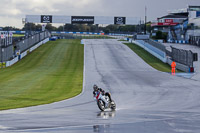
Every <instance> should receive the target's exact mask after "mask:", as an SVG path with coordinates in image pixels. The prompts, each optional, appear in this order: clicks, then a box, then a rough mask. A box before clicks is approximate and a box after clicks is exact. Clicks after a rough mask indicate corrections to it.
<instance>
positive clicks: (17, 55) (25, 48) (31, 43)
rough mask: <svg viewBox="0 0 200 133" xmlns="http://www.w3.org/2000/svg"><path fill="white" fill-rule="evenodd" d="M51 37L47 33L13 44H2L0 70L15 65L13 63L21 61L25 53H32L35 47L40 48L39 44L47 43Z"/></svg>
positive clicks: (0, 46)
mask: <svg viewBox="0 0 200 133" xmlns="http://www.w3.org/2000/svg"><path fill="white" fill-rule="evenodd" d="M50 36H51V35H50V33H49V32H48V31H45V32H41V33H37V34H35V35H32V36H28V37H24V38H23V39H19V40H16V41H13V42H12V44H8V45H2V43H1V45H0V68H4V67H6V66H7V65H8V64H13V62H14V63H15V62H16V61H18V60H20V59H21V58H22V57H23V55H24V52H25V53H28V52H30V51H31V49H33V48H34V47H36V46H37V47H38V44H40V43H44V42H46V40H49V37H50ZM3 44H4V43H3ZM17 59H18V60H17ZM9 66H10V65H9Z"/></svg>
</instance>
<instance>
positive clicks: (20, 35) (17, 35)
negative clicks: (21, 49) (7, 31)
mask: <svg viewBox="0 0 200 133" xmlns="http://www.w3.org/2000/svg"><path fill="white" fill-rule="evenodd" d="M23 36H25V35H24V34H13V37H23Z"/></svg>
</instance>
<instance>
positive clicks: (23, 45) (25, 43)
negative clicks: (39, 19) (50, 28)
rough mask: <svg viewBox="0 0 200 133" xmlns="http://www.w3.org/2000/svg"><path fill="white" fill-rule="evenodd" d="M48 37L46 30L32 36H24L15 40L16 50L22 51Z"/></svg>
mask: <svg viewBox="0 0 200 133" xmlns="http://www.w3.org/2000/svg"><path fill="white" fill-rule="evenodd" d="M48 37H50V34H49V32H47V31H45V32H41V33H37V34H35V35H33V36H29V37H27V38H25V39H24V40H20V41H19V42H16V50H17V51H20V52H24V51H25V50H27V49H29V48H30V47H32V46H34V45H35V44H36V43H39V42H41V41H43V40H44V39H46V38H48Z"/></svg>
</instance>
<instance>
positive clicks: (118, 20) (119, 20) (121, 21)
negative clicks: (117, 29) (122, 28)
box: [114, 17, 126, 24]
mask: <svg viewBox="0 0 200 133" xmlns="http://www.w3.org/2000/svg"><path fill="white" fill-rule="evenodd" d="M114 24H126V17H115V18H114Z"/></svg>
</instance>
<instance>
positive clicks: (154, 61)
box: [125, 43, 182, 72]
mask: <svg viewBox="0 0 200 133" xmlns="http://www.w3.org/2000/svg"><path fill="white" fill-rule="evenodd" d="M125 45H127V46H128V47H129V48H130V49H131V50H133V51H134V52H135V53H136V54H137V55H138V56H140V57H141V58H142V59H143V60H144V61H145V62H146V63H148V64H149V65H150V66H152V67H153V68H155V69H157V70H159V71H162V72H171V67H170V65H168V64H166V63H163V62H162V61H160V60H159V59H158V58H156V57H155V56H153V55H151V54H150V53H149V52H147V51H146V50H144V49H143V48H141V47H139V46H137V45H136V44H133V43H125ZM177 72H182V71H179V70H178V71H177Z"/></svg>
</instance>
